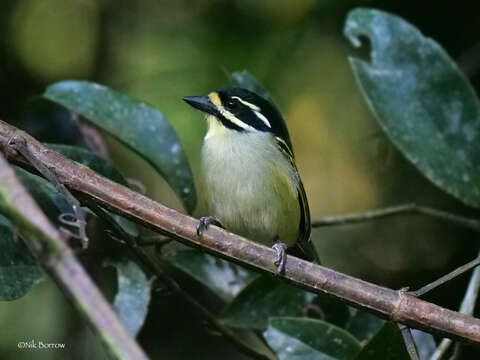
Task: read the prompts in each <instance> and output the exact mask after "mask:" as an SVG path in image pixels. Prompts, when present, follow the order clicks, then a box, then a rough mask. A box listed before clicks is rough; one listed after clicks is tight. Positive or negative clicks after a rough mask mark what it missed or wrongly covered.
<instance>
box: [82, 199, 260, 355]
mask: <svg viewBox="0 0 480 360" xmlns="http://www.w3.org/2000/svg"><path fill="white" fill-rule="evenodd" d="M87 203H88V206H89V207H90V208H91V210H92V211H93V212H94V213H95V214H97V215H98V216H99V217H101V218H102V219H104V220H105V221H107V223H108V224H109V225H110V226H111V227H112V229H113V230H114V231H115V232H117V234H118V236H120V237H121V238H122V239H123V240H124V243H125V244H126V245H127V246H128V248H129V249H130V250H131V251H132V252H133V254H134V255H135V257H136V258H137V259H138V260H139V261H140V263H141V264H143V265H144V266H145V267H146V268H147V269H148V270H149V271H150V272H152V273H153V274H154V275H155V276H156V277H157V278H158V279H159V280H160V281H162V282H163V283H164V284H166V285H167V286H168V287H169V288H170V289H173V290H174V292H175V293H176V294H178V295H179V296H181V297H182V298H183V299H184V300H185V301H186V302H187V303H189V304H190V305H191V306H192V307H193V308H194V309H195V310H197V311H198V312H199V313H200V314H201V315H202V316H203V317H205V318H206V319H207V320H208V321H209V322H210V324H212V326H213V327H214V328H215V330H217V331H218V332H219V333H220V334H222V335H223V336H224V337H225V338H226V339H228V340H229V341H230V342H231V343H232V344H233V345H234V346H235V347H236V348H237V349H238V350H239V351H240V352H242V353H243V354H245V355H247V356H249V357H251V358H252V359H256V360H269V358H268V357H267V356H265V355H264V354H261V353H259V352H257V351H255V350H254V349H252V348H251V347H250V346H249V345H248V344H246V343H244V342H243V341H242V340H241V339H239V337H238V336H236V335H235V333H234V332H233V331H232V330H231V329H230V328H228V327H226V326H225V325H223V324H222V323H221V322H220V321H219V320H218V319H217V318H216V317H215V315H214V314H212V313H211V312H210V311H209V310H208V309H207V308H205V307H204V306H203V305H202V304H201V303H199V302H198V301H197V300H196V299H195V298H194V297H193V296H191V295H190V294H189V293H188V292H186V291H185V290H183V289H182V288H181V287H180V285H179V284H178V283H177V282H176V281H175V280H174V279H172V278H171V277H170V276H168V275H167V274H165V272H164V271H163V270H162V267H161V266H160V264H159V263H158V259H153V258H152V257H151V256H150V254H149V253H147V252H146V251H145V250H144V249H142V248H141V247H140V246H141V245H142V244H141V243H138V241H137V240H136V239H134V238H132V237H131V236H130V234H128V233H127V232H126V231H124V230H123V229H122V228H121V227H120V226H119V225H118V223H117V222H116V221H115V220H114V219H113V218H112V216H111V215H110V214H109V213H108V212H107V211H105V210H104V209H102V208H101V207H100V206H98V205H97V204H96V203H95V202H93V201H91V200H87Z"/></svg>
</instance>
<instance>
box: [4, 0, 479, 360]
mask: <svg viewBox="0 0 480 360" xmlns="http://www.w3.org/2000/svg"><path fill="white" fill-rule="evenodd" d="M356 6H368V7H374V8H379V9H383V10H386V11H389V12H392V13H395V14H397V15H399V16H401V17H403V18H405V19H406V20H407V21H409V22H411V23H413V24H414V25H415V26H417V27H418V28H420V30H421V31H422V32H423V33H424V34H426V35H427V36H430V37H432V38H434V39H435V40H437V41H438V42H439V43H440V44H441V45H442V46H443V47H444V48H445V49H446V50H447V52H448V53H449V54H450V56H451V57H452V58H453V59H455V60H456V61H457V63H458V64H459V66H460V67H461V68H462V69H463V70H464V72H465V74H466V76H467V77H468V78H469V79H470V80H471V81H472V83H473V85H474V87H475V88H476V89H477V92H478V91H479V87H480V36H479V35H480V30H479V29H480V12H479V11H478V10H479V9H478V5H475V2H457V3H455V4H451V3H450V4H449V5H446V4H443V3H436V4H435V6H434V7H433V6H432V5H430V4H429V3H428V2H425V3H422V2H419V1H416V2H405V1H348V0H344V1H334V0H317V1H315V0H295V1H293V0H291V1H288V0H261V1H259V0H235V1H233V0H232V1H221V0H197V1H188V0H128V1H127V0H116V1H113V0H104V1H95V0H1V1H0V119H2V120H5V121H7V122H10V123H12V124H15V125H16V126H19V127H21V128H23V129H26V130H27V131H29V132H30V133H31V134H32V135H34V136H35V137H37V138H39V139H40V140H42V141H46V142H67V143H75V142H77V137H78V132H77V130H76V128H75V125H74V124H73V123H72V121H71V117H70V115H69V114H68V113H67V112H66V111H64V110H63V109H61V108H59V107H57V106H54V105H53V104H50V103H48V102H46V101H44V100H42V99H41V98H40V95H41V94H42V92H43V91H44V89H45V87H46V86H47V85H48V84H50V83H52V82H55V81H59V80H65V79H86V80H90V81H95V82H99V83H102V84H105V85H107V86H109V87H111V88H113V89H115V90H118V91H120V92H123V93H126V94H128V95H130V96H131V97H133V98H136V99H139V100H142V101H145V102H148V103H149V104H151V105H152V106H154V107H156V108H158V109H160V110H161V111H162V112H163V113H164V114H165V115H166V116H167V117H168V119H169V120H170V122H171V124H172V125H173V127H174V128H175V130H176V131H177V133H178V135H179V137H180V139H181V142H182V144H183V146H184V148H185V151H186V152H187V155H188V158H189V160H190V162H191V166H192V168H193V171H194V173H195V174H197V173H198V160H199V159H198V155H199V149H200V146H201V142H202V138H203V135H204V131H205V124H204V121H203V120H202V116H201V115H200V114H199V113H198V112H194V111H192V109H191V108H190V107H188V106H187V105H186V104H184V103H183V102H182V101H181V98H182V97H183V96H186V95H201V94H206V93H208V92H210V91H211V90H212V89H215V88H218V87H223V86H226V85H228V83H229V78H228V74H229V73H230V72H232V71H236V70H242V69H247V70H249V71H250V72H251V73H253V74H254V75H255V76H256V77H257V79H258V80H259V81H261V82H262V83H263V84H264V85H265V86H266V87H267V88H268V89H269V90H270V91H271V93H272V95H273V96H274V98H275V99H276V102H277V104H278V105H279V107H280V110H281V111H282V113H283V115H284V117H285V119H286V120H287V124H288V127H289V130H290V134H291V137H292V141H293V145H294V150H295V154H296V159H297V164H298V167H299V170H300V173H301V176H302V178H303V181H304V184H305V187H306V191H307V195H308V199H309V203H310V209H311V213H312V218H313V219H316V218H319V217H321V216H325V215H335V214H342V213H348V212H358V211H364V210H367V209H372V208H380V207H384V206H389V205H396V204H402V203H409V202H415V203H418V204H422V205H428V206H432V207H436V208H441V209H444V210H447V211H450V212H455V213H459V214H463V215H468V216H473V217H475V216H478V211H475V210H474V209H471V208H468V207H466V206H463V205H462V204H461V203H460V202H458V201H457V200H455V199H453V198H451V197H450V196H448V195H446V194H444V193H443V192H442V191H440V190H438V189H437V188H435V187H434V186H433V185H432V184H431V183H430V182H428V181H427V180H426V179H424V178H423V177H422V175H421V174H420V173H419V172H418V171H417V170H416V169H415V168H413V167H412V166H411V165H410V164H409V163H408V162H407V161H406V160H405V159H404V158H403V156H402V155H401V154H399V153H398V152H397V151H396V150H395V149H394V148H393V147H392V145H391V144H390V143H389V141H388V139H387V138H386V137H385V136H384V135H383V134H382V133H381V131H380V129H379V127H378V125H377V123H376V122H375V120H374V118H373V116H372V115H371V113H370V112H369V110H368V108H367V106H366V104H365V102H364V100H363V98H362V96H361V94H360V92H359V89H358V87H357V86H356V84H355V81H354V78H353V75H352V71H351V69H350V66H349V63H348V57H349V56H361V57H364V58H367V57H368V43H365V44H364V46H363V47H362V49H360V50H355V49H353V48H352V46H350V44H349V43H348V42H347V40H346V39H345V38H344V37H343V35H342V27H343V23H344V20H345V17H346V14H347V13H348V11H349V10H350V9H352V8H354V7H356ZM107 141H108V144H109V145H110V147H109V151H110V156H111V158H112V160H113V161H114V162H115V163H116V164H117V165H118V166H119V167H120V169H121V170H122V171H123V172H124V173H125V174H126V175H127V176H130V177H134V178H136V179H138V180H139V181H141V182H142V183H143V184H144V185H145V186H146V188H147V194H148V195H149V196H151V197H153V198H154V199H156V200H158V201H160V202H162V203H165V204H167V205H169V206H172V207H175V208H179V209H181V205H180V202H179V201H178V200H177V199H175V196H174V194H173V192H172V191H171V190H170V189H169V188H168V187H167V185H166V184H165V182H164V181H163V180H162V179H161V178H160V177H159V176H158V175H157V174H156V173H155V172H154V171H153V170H152V169H151V168H150V167H149V166H148V165H147V164H146V163H145V162H143V160H141V159H140V158H138V157H137V156H135V155H133V154H132V153H131V152H129V151H128V150H127V149H125V148H124V147H122V146H121V145H120V144H118V143H116V142H115V141H114V140H113V139H110V138H108V139H107ZM312 237H313V239H314V242H315V245H316V247H317V249H318V251H319V253H320V256H321V258H322V261H323V264H324V265H326V266H328V267H331V268H333V269H336V270H339V271H342V272H346V273H348V274H351V275H354V276H357V277H360V278H363V279H366V280H369V281H372V282H376V283H379V284H383V285H386V286H389V287H392V288H400V287H403V286H411V287H412V288H416V287H418V286H421V285H422V284H425V283H427V282H429V281H432V280H433V279H435V278H436V277H438V276H439V275H442V274H444V273H446V272H447V271H449V270H451V269H453V268H454V267H456V266H459V265H461V264H463V263H465V262H467V261H469V260H470V259H472V258H473V257H474V256H475V254H476V252H477V250H478V245H477V241H478V235H476V234H475V233H472V232H470V231H467V230H464V229H461V228H458V227H455V226H453V225H449V224H446V223H444V222H442V221H439V220H435V219H432V218H428V217H425V216H420V215H409V216H405V215H404V216H398V217H394V218H389V219H384V220H378V221H375V222H371V223H365V224H356V225H348V226H336V227H330V228H322V229H317V230H314V231H313V234H312ZM99 241H100V243H98V244H96V245H94V248H95V249H94V250H92V251H91V254H90V255H91V256H90V257H87V256H85V259H84V261H85V262H86V264H87V266H88V267H89V270H90V272H91V273H93V274H94V277H95V278H96V279H98V281H99V282H100V283H101V282H102V281H103V280H102V279H103V278H108V276H112V274H113V272H112V270H111V269H110V270H109V269H106V268H102V267H101V266H98V265H94V264H95V263H96V262H95V260H94V259H95V256H97V257H100V258H101V257H102V256H105V254H106V253H107V252H108V249H103V248H102V244H101V239H99ZM97 263H98V261H97ZM468 278H469V276H468V275H467V276H462V277H460V278H458V279H457V280H455V281H453V282H451V283H449V284H447V285H445V286H443V287H442V288H440V289H438V290H436V291H434V292H433V293H431V294H429V295H428V296H427V299H429V300H431V301H434V302H436V303H438V304H440V305H442V306H446V307H449V308H452V309H456V308H457V307H458V303H459V301H460V299H461V298H462V296H463V293H464V289H465V285H466V282H467V281H468ZM105 281H106V280H105ZM192 291H193V290H192ZM0 323H1V324H2V325H1V326H2V330H1V332H2V336H1V337H0V359H20V360H21V359H67V358H68V359H86V358H89V359H90V358H92V359H104V358H105V355H104V353H103V349H102V348H101V346H100V344H99V343H98V341H97V339H96V338H95V337H94V336H93V335H92V333H91V332H90V330H89V329H88V328H87V327H86V326H85V325H84V323H83V322H82V321H81V319H79V317H78V315H77V314H76V313H75V311H74V310H73V309H72V308H71V307H70V305H69V304H68V303H67V302H66V300H65V299H64V297H63V296H62V294H61V293H60V292H59V290H58V289H57V288H56V287H55V285H54V284H52V283H51V282H50V281H49V280H46V281H43V282H42V283H41V284H39V285H37V286H36V287H35V288H34V289H33V291H31V292H30V293H28V294H27V295H26V296H25V297H23V298H22V299H20V300H17V301H14V302H3V303H0ZM31 339H35V340H42V341H45V342H61V343H65V344H66V349H65V350H63V351H59V350H56V351H48V350H45V351H38V350H37V351H34V350H22V351H20V350H18V349H17V343H18V342H19V341H28V340H31ZM139 341H140V343H141V344H142V345H143V346H145V348H146V349H147V351H148V352H149V353H150V354H151V355H152V358H155V357H158V358H175V359H191V358H195V359H211V358H223V357H225V356H230V357H231V358H232V359H237V358H238V359H243V358H244V357H243V356H242V355H240V354H238V353H237V352H236V351H235V350H234V349H233V348H232V347H231V345H229V344H228V343H226V342H225V341H223V340H222V339H220V338H218V337H214V336H213V335H211V334H209V332H208V331H207V329H205V326H204V324H203V320H202V319H201V318H199V316H198V315H197V314H196V313H195V312H194V311H193V310H192V309H190V308H188V306H187V305H186V304H184V303H183V302H182V300H181V299H175V298H174V297H171V296H170V297H168V296H160V295H159V296H155V294H154V296H153V300H152V303H151V306H150V312H149V315H148V319H147V322H146V325H145V326H144V328H143V330H142V332H141V333H140V336H139Z"/></svg>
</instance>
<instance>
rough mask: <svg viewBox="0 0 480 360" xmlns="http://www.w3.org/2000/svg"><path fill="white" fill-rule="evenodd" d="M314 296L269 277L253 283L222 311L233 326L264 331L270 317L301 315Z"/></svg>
mask: <svg viewBox="0 0 480 360" xmlns="http://www.w3.org/2000/svg"><path fill="white" fill-rule="evenodd" d="M314 297H315V295H314V294H312V293H309V292H307V291H304V290H301V289H299V288H296V287H294V286H292V285H288V284H286V283H285V282H284V281H280V280H279V279H275V278H273V277H271V276H261V277H259V278H257V279H255V280H254V281H252V282H251V283H250V284H249V285H248V286H247V287H246V288H245V289H243V291H242V292H241V293H240V294H238V296H237V297H236V298H235V299H234V300H233V302H232V303H231V304H229V306H228V307H227V308H226V310H225V311H224V312H223V314H222V316H221V319H222V321H223V322H224V323H225V324H227V325H229V326H233V327H239V328H254V329H266V328H267V325H268V319H269V318H270V317H272V316H300V315H302V312H303V311H304V306H305V305H306V304H308V303H310V302H311V301H312V300H313V299H314Z"/></svg>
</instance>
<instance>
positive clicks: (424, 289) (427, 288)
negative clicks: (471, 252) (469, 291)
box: [412, 256, 480, 296]
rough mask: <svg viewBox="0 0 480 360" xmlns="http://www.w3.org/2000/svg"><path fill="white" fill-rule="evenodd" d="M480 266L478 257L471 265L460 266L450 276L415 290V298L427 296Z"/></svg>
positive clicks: (447, 275)
mask: <svg viewBox="0 0 480 360" xmlns="http://www.w3.org/2000/svg"><path fill="white" fill-rule="evenodd" d="M478 265H480V256H477V257H476V258H475V259H473V260H472V261H470V262H469V263H466V264H465V265H462V266H459V267H458V268H456V269H455V270H453V271H451V272H449V273H448V274H446V275H444V276H442V277H441V278H439V279H437V280H435V281H433V282H431V283H430V284H428V285H425V286H422V287H421V288H420V289H418V290H415V291H413V292H412V294H413V295H414V296H422V295H424V294H426V293H427V292H429V291H431V290H433V289H435V288H436V287H438V286H440V285H443V284H445V283H446V282H448V281H450V280H452V279H453V278H456V277H457V276H459V275H461V274H463V273H464V272H466V271H468V270H470V269H472V268H474V267H475V266H478Z"/></svg>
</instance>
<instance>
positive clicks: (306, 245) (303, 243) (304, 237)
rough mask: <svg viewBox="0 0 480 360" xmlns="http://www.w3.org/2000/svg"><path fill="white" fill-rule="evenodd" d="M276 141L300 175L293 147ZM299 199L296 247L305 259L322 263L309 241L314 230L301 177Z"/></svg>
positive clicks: (280, 140) (279, 139) (298, 188)
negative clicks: (312, 229)
mask: <svg viewBox="0 0 480 360" xmlns="http://www.w3.org/2000/svg"><path fill="white" fill-rule="evenodd" d="M275 139H276V141H277V146H278V148H279V149H280V151H281V152H282V153H283V154H284V156H285V157H286V158H287V160H288V161H289V162H290V164H291V165H292V167H293V168H294V169H295V171H297V173H298V170H297V166H296V165H295V160H294V158H293V152H292V150H291V147H289V146H288V144H287V143H286V142H285V141H284V140H283V139H282V138H279V137H276V138H275ZM297 199H298V204H299V207H300V224H299V229H298V237H297V242H296V244H295V245H296V246H297V247H298V248H299V249H300V250H301V253H303V255H304V257H305V256H306V257H307V258H308V260H315V261H317V262H318V263H320V261H319V259H318V257H317V255H316V251H315V249H314V248H313V245H312V243H311V242H310V241H309V240H310V232H311V228H312V226H311V223H310V209H309V207H308V201H307V194H306V193H305V188H304V187H303V183H302V180H301V179H300V176H299V177H298V185H297Z"/></svg>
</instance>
